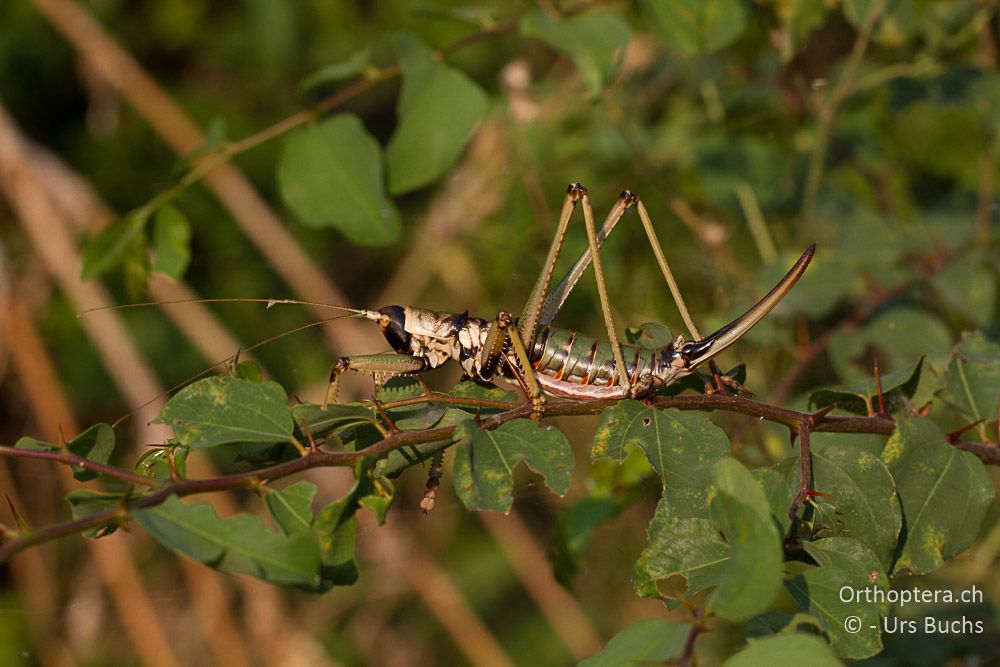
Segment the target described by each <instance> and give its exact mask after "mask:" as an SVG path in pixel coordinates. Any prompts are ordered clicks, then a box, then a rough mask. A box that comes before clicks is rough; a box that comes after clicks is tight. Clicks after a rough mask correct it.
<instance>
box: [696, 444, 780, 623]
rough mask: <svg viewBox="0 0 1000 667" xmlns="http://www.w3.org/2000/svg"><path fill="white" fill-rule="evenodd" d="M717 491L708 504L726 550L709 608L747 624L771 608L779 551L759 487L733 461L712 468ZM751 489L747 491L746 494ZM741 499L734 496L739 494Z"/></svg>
mask: <svg viewBox="0 0 1000 667" xmlns="http://www.w3.org/2000/svg"><path fill="white" fill-rule="evenodd" d="M714 472H715V484H716V486H717V487H718V492H717V493H716V495H715V496H714V497H713V498H712V501H711V506H710V509H711V513H712V519H713V521H714V522H715V523H716V524H717V525H718V526H719V528H720V529H721V530H722V534H723V536H724V537H725V540H726V544H727V545H728V548H729V559H728V560H727V561H726V563H725V565H724V567H723V570H722V572H721V576H720V579H719V586H718V588H717V589H716V590H715V592H714V593H713V594H712V596H711V597H710V598H709V600H708V609H709V610H710V611H712V612H714V613H716V614H718V615H719V616H722V617H723V618H726V619H729V620H732V621H742V620H746V619H748V618H750V617H752V616H754V615H756V614H758V613H760V612H762V611H764V610H765V609H767V608H768V607H770V606H771V602H772V601H773V600H774V597H775V595H776V594H777V592H778V590H779V589H780V588H781V575H782V570H781V564H782V561H783V560H784V553H783V552H782V549H781V536H780V535H778V531H777V529H776V528H775V525H774V523H773V522H772V520H771V517H770V513H769V512H768V510H767V503H766V500H765V499H764V493H763V491H762V490H761V489H760V486H759V485H758V484H757V482H756V481H755V480H754V479H753V476H752V475H751V473H750V471H749V470H747V469H746V468H744V467H743V466H742V465H741V464H740V463H739V462H737V461H736V460H735V459H728V460H722V461H719V462H718V463H717V464H716V465H715V468H714ZM750 490H752V491H750ZM748 491H750V492H749V493H748V495H746V497H745V498H744V497H740V496H736V495H733V492H739V493H741V495H743V494H747V492H748Z"/></svg>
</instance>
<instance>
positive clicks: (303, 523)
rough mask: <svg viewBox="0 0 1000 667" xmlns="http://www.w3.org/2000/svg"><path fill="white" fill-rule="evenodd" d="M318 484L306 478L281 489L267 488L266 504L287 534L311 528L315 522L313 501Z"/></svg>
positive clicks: (272, 516) (275, 520)
mask: <svg viewBox="0 0 1000 667" xmlns="http://www.w3.org/2000/svg"><path fill="white" fill-rule="evenodd" d="M315 497H316V485H315V484H313V483H312V482H307V481H305V480H303V481H301V482H296V483H295V484H292V485H291V486H286V487H285V488H283V489H281V490H280V491H279V490H275V489H267V491H266V492H265V494H264V504H265V505H267V511H268V512H270V513H271V518H273V519H274V522H275V523H277V524H278V527H279V528H281V532H283V533H284V534H285V535H295V534H297V533H304V532H306V531H308V530H309V528H310V527H311V526H312V523H313V513H312V503H313V499H314V498H315Z"/></svg>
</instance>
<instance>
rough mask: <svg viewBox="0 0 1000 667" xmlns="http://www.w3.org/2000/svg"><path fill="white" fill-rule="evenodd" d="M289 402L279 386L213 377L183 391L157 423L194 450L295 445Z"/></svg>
mask: <svg viewBox="0 0 1000 667" xmlns="http://www.w3.org/2000/svg"><path fill="white" fill-rule="evenodd" d="M286 400H287V399H286V397H285V392H284V390H282V389H281V387H280V386H278V385H276V384H274V383H265V384H257V383H256V382H251V381H250V380H242V379H240V378H232V377H224V376H219V377H211V378H206V379H204V380H200V381H198V382H195V383H194V384H190V385H188V386H187V387H184V388H183V389H181V390H180V391H179V392H178V393H177V395H176V396H174V397H173V398H171V399H170V401H168V402H167V404H166V405H165V406H164V407H163V411H162V412H160V416H159V417H157V421H160V422H163V423H165V424H169V425H170V426H171V427H172V428H173V429H174V436H175V437H176V438H177V441H178V442H179V443H180V444H181V445H184V446H187V447H190V448H191V449H205V448H208V447H216V446H218V445H226V444H235V443H239V444H247V443H254V444H260V443H278V442H291V441H292V429H293V428H294V423H293V422H292V414H291V412H290V411H289V409H288V406H287V405H286V404H285V401H286Z"/></svg>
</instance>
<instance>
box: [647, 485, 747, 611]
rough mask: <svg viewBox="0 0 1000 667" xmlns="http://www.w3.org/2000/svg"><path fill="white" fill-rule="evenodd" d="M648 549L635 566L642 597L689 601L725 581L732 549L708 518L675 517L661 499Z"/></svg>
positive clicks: (652, 522)
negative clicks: (724, 572) (725, 572)
mask: <svg viewBox="0 0 1000 667" xmlns="http://www.w3.org/2000/svg"><path fill="white" fill-rule="evenodd" d="M648 536H649V546H647V547H646V548H645V549H644V550H643V552H642V555H641V556H640V557H639V560H638V561H636V564H635V576H634V580H633V583H634V585H635V590H636V593H638V594H639V595H641V596H643V597H657V598H660V599H661V600H663V601H665V602H668V603H670V602H671V601H672V600H679V599H690V598H691V597H692V596H694V595H695V594H696V593H698V592H700V591H703V590H705V589H706V588H708V587H710V586H715V585H717V584H718V583H719V581H720V580H721V579H722V575H723V571H724V569H725V567H726V563H727V561H728V560H729V546H728V545H727V544H726V543H725V542H724V541H723V540H722V537H721V536H720V535H719V529H718V527H716V526H715V524H713V523H712V522H711V521H709V520H708V519H701V518H678V517H675V516H674V515H673V514H672V513H671V511H670V508H669V506H668V505H667V502H666V498H665V497H664V498H661V499H660V502H659V503H658V504H657V506H656V513H655V514H654V515H653V520H652V521H651V522H650V524H649V531H648Z"/></svg>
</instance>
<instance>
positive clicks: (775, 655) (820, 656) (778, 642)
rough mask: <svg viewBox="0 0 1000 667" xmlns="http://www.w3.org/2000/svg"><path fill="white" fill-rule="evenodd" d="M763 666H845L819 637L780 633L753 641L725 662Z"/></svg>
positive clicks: (732, 665)
mask: <svg viewBox="0 0 1000 667" xmlns="http://www.w3.org/2000/svg"><path fill="white" fill-rule="evenodd" d="M760 665H809V667H842V665H843V663H842V662H840V660H838V659H837V656H835V655H834V653H833V651H832V650H831V649H830V645H829V644H827V643H826V642H825V641H823V640H822V639H820V638H819V637H817V636H816V635H808V634H802V633H796V634H784V633H783V634H778V635H774V636H773V637H765V638H763V639H751V640H750V642H749V644H748V645H747V647H746V648H745V649H743V650H742V651H740V652H739V653H737V654H736V655H734V656H732V657H731V658H729V659H728V660H726V661H725V662H724V663H723V667H759V666H760Z"/></svg>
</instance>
